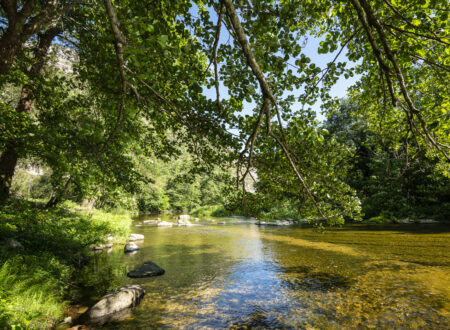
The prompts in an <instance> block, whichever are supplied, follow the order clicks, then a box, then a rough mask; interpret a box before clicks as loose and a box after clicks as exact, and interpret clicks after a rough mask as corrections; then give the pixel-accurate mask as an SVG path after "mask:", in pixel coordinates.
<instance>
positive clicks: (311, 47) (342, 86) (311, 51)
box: [191, 8, 359, 121]
mask: <svg viewBox="0 0 450 330" xmlns="http://www.w3.org/2000/svg"><path fill="white" fill-rule="evenodd" d="M195 11H196V8H191V13H192V14H194V15H195V13H194V12H195ZM210 15H211V19H212V21H213V22H214V23H213V24H214V25H215V24H216V23H217V14H216V13H215V11H214V10H212V9H210ZM229 40H232V38H230V36H229V33H228V31H227V30H226V27H225V26H224V25H222V29H221V35H220V43H226V42H227V41H229ZM321 40H322V39H319V38H316V37H312V36H310V37H309V38H308V41H307V43H306V45H305V47H303V48H302V53H303V54H305V55H306V56H308V57H310V58H311V61H312V62H313V63H315V64H316V66H318V67H320V68H321V69H324V68H326V66H327V64H328V63H329V62H331V61H332V60H333V59H334V57H335V56H336V54H337V53H338V51H339V49H338V50H336V51H335V52H334V53H328V54H318V53H317V49H318V48H319V43H320V41H321ZM345 53H346V51H345V50H344V51H343V52H342V53H341V54H340V56H339V58H338V61H341V62H342V61H347V62H348V64H347V67H352V66H354V63H353V62H351V61H349V60H348V58H347V57H346V56H345ZM293 62H294V61H292V63H293ZM358 78H359V77H358V76H353V77H350V78H348V79H346V78H345V77H344V76H342V77H341V78H340V79H339V80H338V81H337V82H336V84H335V85H334V86H333V87H332V89H331V91H330V94H331V96H333V97H338V98H343V97H345V96H346V91H347V88H348V87H350V86H351V85H353V84H354V83H355V82H356V81H357V80H358ZM219 91H220V96H221V98H224V97H227V96H228V93H227V89H226V87H224V86H223V85H221V86H220V88H219ZM294 94H296V93H295V91H294ZM297 94H300V92H298V93H297ZM205 95H207V96H208V97H209V98H211V99H215V98H216V92H215V89H209V90H206V89H205ZM296 106H298V108H300V107H301V105H300V104H299V103H298V104H296ZM320 106H321V101H320V100H318V101H317V102H316V104H314V105H313V106H312V109H313V110H315V111H316V114H317V119H319V120H320V121H322V120H324V116H323V115H322V114H321V113H320ZM253 108H254V104H251V103H250V104H245V105H244V111H243V112H242V114H243V115H245V114H248V115H251V114H252V110H253Z"/></svg>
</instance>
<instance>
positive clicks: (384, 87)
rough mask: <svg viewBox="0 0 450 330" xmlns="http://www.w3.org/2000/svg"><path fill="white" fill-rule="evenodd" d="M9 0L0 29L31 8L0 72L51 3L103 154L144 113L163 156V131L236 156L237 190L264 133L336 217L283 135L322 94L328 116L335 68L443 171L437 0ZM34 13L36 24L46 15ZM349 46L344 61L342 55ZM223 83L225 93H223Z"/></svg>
mask: <svg viewBox="0 0 450 330" xmlns="http://www.w3.org/2000/svg"><path fill="white" fill-rule="evenodd" d="M14 4H16V2H15V1H3V2H2V6H1V8H2V9H1V14H2V18H3V17H6V21H7V23H8V26H7V29H6V30H5V31H10V30H11V31H13V28H12V27H11V28H10V26H16V23H14V24H13V23H11V22H13V19H15V18H17V17H16V16H14V15H19V14H18V13H19V12H22V11H23V10H25V8H29V6H31V7H32V10H34V11H35V12H34V13H31V12H30V15H32V16H30V15H28V16H29V17H31V18H32V19H30V20H28V21H27V20H25V21H23V22H22V23H20V22H21V21H17V22H19V23H20V24H22V25H20V24H19V25H17V26H19V27H21V29H20V31H19V32H18V34H17V33H16V35H21V36H23V37H21V38H12V37H9V35H11V34H12V33H13V32H8V34H7V33H6V32H5V33H4V34H3V35H2V37H1V38H2V39H1V40H3V38H5V39H4V40H10V41H9V43H8V42H6V41H5V42H3V41H2V42H0V45H2V44H3V45H9V44H14V45H15V46H14V47H13V46H2V47H6V48H4V49H5V50H8V51H7V52H5V54H7V53H8V54H13V55H8V56H9V57H8V56H6V55H5V59H4V60H2V61H4V63H6V64H7V67H8V69H7V70H5V72H11V68H14V67H15V66H14V65H16V64H17V65H19V64H20V63H21V62H24V57H23V56H19V55H20V54H19V51H18V50H19V49H23V45H24V43H25V41H26V40H27V38H30V37H32V35H29V34H25V32H24V31H26V30H27V29H26V28H25V26H26V25H27V24H28V23H29V22H31V21H33V20H34V17H38V16H39V15H40V13H41V12H42V13H44V12H47V14H46V15H44V16H45V17H47V18H49V17H55V19H56V18H57V19H59V20H61V22H64V30H63V32H62V33H61V34H60V35H59V37H60V38H61V39H60V40H65V41H64V42H66V43H67V45H69V44H70V45H71V47H73V49H74V50H76V52H77V54H78V56H79V58H80V62H79V65H78V69H77V75H78V76H79V79H80V81H82V82H83V83H84V84H86V85H87V86H88V88H89V90H90V94H89V95H90V97H91V98H92V99H93V101H94V103H95V104H97V105H101V108H102V110H103V111H104V118H103V120H104V125H102V128H106V131H105V130H100V131H99V135H98V136H99V137H100V139H99V141H98V143H97V146H98V150H99V154H102V153H105V152H106V150H108V149H109V148H110V147H111V144H113V143H119V144H120V143H124V139H123V138H124V137H125V136H126V134H124V133H125V129H126V128H131V127H136V126H139V124H138V123H140V122H142V121H143V122H144V123H146V124H148V125H146V126H147V127H151V129H152V132H154V135H152V136H153V138H154V137H155V136H156V137H157V138H156V140H157V141H158V143H161V144H164V145H165V148H162V149H164V150H165V151H167V152H170V151H171V150H172V148H171V147H170V146H169V143H167V142H168V141H170V140H169V139H168V138H167V137H166V136H165V134H166V132H169V131H170V132H171V133H173V134H174V135H175V136H176V137H177V138H179V139H181V140H182V141H184V142H186V143H187V144H188V146H189V150H190V151H191V152H193V153H195V154H196V155H198V156H201V158H202V159H203V160H206V163H209V162H214V161H217V159H220V158H221V157H223V158H225V159H227V161H228V160H229V159H230V157H234V158H235V159H236V162H237V167H238V169H237V174H238V175H237V176H238V178H237V184H238V186H242V187H244V190H245V185H244V184H243V183H244V182H245V179H246V177H247V176H248V175H249V173H251V170H252V168H253V167H254V163H253V159H254V152H255V146H256V145H257V144H259V143H265V142H263V141H259V140H260V139H261V140H266V139H268V140H270V141H272V142H267V143H273V142H275V143H276V144H277V145H278V147H277V148H281V149H280V150H281V151H282V152H283V154H284V157H285V158H284V159H283V161H285V162H287V163H288V164H289V166H290V168H291V171H292V173H294V175H295V177H296V178H297V180H298V182H299V183H300V184H301V186H302V187H303V189H302V190H301V194H305V196H307V197H308V198H309V200H310V201H311V203H312V205H314V206H315V209H316V212H317V214H318V215H319V217H321V218H328V217H331V216H333V215H337V214H341V213H342V210H336V209H335V208H336V207H337V208H340V207H341V206H339V205H338V204H333V203H328V202H327V203H326V204H327V205H326V206H325V205H323V202H324V200H321V197H320V196H319V195H318V194H316V193H315V192H314V191H315V190H314V189H313V184H314V179H313V176H314V174H311V173H309V172H308V168H306V167H304V166H303V164H302V163H299V162H297V161H296V159H301V157H300V156H301V155H298V154H297V152H296V150H297V151H299V150H302V149H301V148H298V146H294V145H291V143H294V144H296V143H298V141H297V140H296V139H294V138H292V137H291V138H290V137H289V133H288V132H287V130H288V128H289V127H290V126H292V127H294V126H296V125H299V122H298V121H299V120H300V121H302V122H303V123H304V124H305V125H311V122H310V121H308V120H306V119H305V118H306V117H305V114H307V113H308V111H309V110H310V107H311V105H313V104H314V103H315V102H317V101H318V100H319V99H321V100H322V102H323V109H324V111H325V112H326V113H332V111H333V110H334V109H336V108H337V106H338V104H339V102H338V100H336V99H334V98H332V97H331V96H330V94H329V91H330V88H331V87H332V86H333V85H334V84H335V83H336V82H337V80H338V79H339V77H340V76H350V75H354V74H355V73H356V74H359V75H361V78H360V80H359V82H358V83H357V84H356V85H355V87H354V89H353V94H352V97H353V98H354V100H356V101H358V104H360V105H361V107H360V108H361V109H363V110H364V111H365V113H364V119H365V120H367V121H368V122H369V124H370V125H376V124H379V122H380V119H381V122H382V123H383V127H384V130H385V131H386V132H389V134H391V132H392V131H395V132H396V133H397V135H398V141H401V140H404V139H405V136H406V137H407V136H409V135H410V136H414V137H415V139H414V144H415V145H416V148H421V149H426V150H427V155H428V157H438V158H439V159H440V163H439V166H440V168H441V171H442V172H444V173H448V147H449V144H450V143H449V138H450V137H449V134H448V120H449V116H448V103H449V101H448V95H449V93H448V86H447V84H446V81H448V78H449V76H448V75H449V56H448V49H449V47H448V46H449V34H448V32H449V28H448V24H447V18H448V17H447V16H448V9H449V4H448V3H447V2H446V1H443V0H436V1H422V0H417V1H413V2H412V3H408V4H398V3H390V2H389V1H388V0H376V1H375V0H374V1H368V0H351V1H350V2H346V1H331V0H320V1H289V2H271V1H262V0H259V1H252V3H251V4H248V3H247V2H241V1H232V0H222V1H203V0H199V1H187V0H183V1H171V2H169V3H167V2H164V1H157V2H156V3H149V2H147V1H140V2H133V1H121V2H120V3H118V2H116V3H113V2H111V1H110V0H104V1H103V2H96V1H92V2H89V3H87V4H84V5H81V4H79V3H77V2H70V3H68V4H66V3H63V4H64V5H62V4H61V5H60V4H56V2H55V3H53V2H52V4H53V5H52V6H50V7H49V8H50V9H52V10H47V9H46V8H47V7H45V8H44V7H43V4H44V2H42V3H41V2H37V1H33V0H29V1H25V2H23V3H21V4H22V6H21V7H20V6H19V8H20V10H19V11H18V10H17V6H15V5H14ZM45 4H46V3H45ZM31 7H30V8H31ZM42 8H43V9H42ZM13 12H14V13H13ZM50 12H51V15H50V14H48V13H50ZM24 13H25V12H24ZM194 13H195V15H194ZM212 13H214V14H212ZM33 15H34V16H33ZM49 15H50V16H49ZM52 15H53V16H52ZM44 16H42V17H44ZM14 22H16V20H15V21H14ZM43 22H46V23H45V24H44V23H42V24H43V25H42V26H41V27H40V28H39V29H41V30H42V29H44V27H45V28H46V27H47V25H48V24H50V23H49V22H47V21H46V20H43ZM5 24H6V23H5ZM37 31H38V30H36V31H35V32H34V33H37ZM223 35H228V37H229V40H230V41H229V42H228V41H226V39H227V38H226V37H225V38H224V37H223ZM311 36H314V37H316V38H321V39H322V42H321V44H320V46H319V48H318V52H319V53H334V54H335V57H334V58H333V60H331V61H330V62H329V63H328V64H327V65H326V67H320V66H319V65H318V64H317V63H313V59H311V58H309V57H308V56H306V55H305V54H304V53H303V52H302V47H301V44H302V42H303V41H305V40H307V39H308V38H309V37H311ZM61 42H62V41H61ZM8 47H9V48H8ZM10 49H11V51H10ZM12 50H13V51H12ZM344 51H345V52H346V55H347V58H348V59H349V60H351V61H353V62H354V63H355V64H354V65H353V66H349V65H348V63H346V62H347V59H340V56H342V54H343V53H344ZM7 57H8V58H7ZM98 58H101V59H102V61H99V60H98ZM14 60H15V61H14ZM208 62H210V64H208ZM15 63H16V64H15ZM17 68H19V66H17ZM221 86H224V87H226V92H227V93H220V89H221ZM204 88H212V89H215V90H216V99H215V100H212V99H209V98H207V97H206V96H205V95H204V93H203V89H204ZM221 94H222V96H221ZM224 94H227V96H225V97H224ZM245 102H247V103H248V104H250V105H251V106H254V112H253V115H252V116H248V117H245V116H241V115H240V114H239V111H240V110H242V109H243V107H244V103H245ZM298 104H299V105H298ZM96 108H97V109H98V107H96ZM293 118H295V120H293ZM291 121H292V122H291ZM24 122H25V121H24ZM127 125H129V126H127ZM229 127H233V128H238V130H239V140H240V141H241V143H238V141H237V140H236V139H234V138H233V137H232V135H231V134H229V133H228V132H227V129H228V128H229ZM122 134H124V135H122ZM140 134H145V133H144V132H143V131H140V132H139V133H138V134H137V135H140ZM152 141H155V139H153V140H152ZM306 144H307V145H310V146H311V147H312V148H316V147H317V146H316V145H314V144H310V143H309V142H308V143H306ZM221 146H226V147H225V148H223V147H222V148H221ZM232 149H234V152H232V153H230V152H229V151H230V150H232ZM172 151H173V150H172ZM218 151H220V152H221V154H220V156H219V157H217V156H215V153H217V152H218ZM100 159H101V157H100ZM100 162H101V161H100ZM310 176H311V177H310ZM7 180H8V175H6V177H4V181H5V182H6V181H7ZM243 197H245V191H244V193H243ZM299 199H300V198H299ZM333 199H334V200H337V199H336V198H333Z"/></svg>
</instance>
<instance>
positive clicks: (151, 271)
mask: <svg viewBox="0 0 450 330" xmlns="http://www.w3.org/2000/svg"><path fill="white" fill-rule="evenodd" d="M165 272H166V271H165V270H164V269H162V268H161V267H159V266H158V265H157V264H155V263H153V262H151V261H146V262H144V263H143V264H142V266H139V267H138V268H135V269H133V270H132V271H131V272H128V274H127V276H128V277H132V278H140V277H150V276H158V275H163V274H164V273H165Z"/></svg>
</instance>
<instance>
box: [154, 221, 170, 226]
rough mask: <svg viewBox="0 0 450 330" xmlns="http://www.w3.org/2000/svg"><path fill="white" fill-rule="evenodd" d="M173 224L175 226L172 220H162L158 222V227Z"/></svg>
mask: <svg viewBox="0 0 450 330" xmlns="http://www.w3.org/2000/svg"><path fill="white" fill-rule="evenodd" d="M172 226H173V223H172V222H167V221H161V222H160V223H158V227H172Z"/></svg>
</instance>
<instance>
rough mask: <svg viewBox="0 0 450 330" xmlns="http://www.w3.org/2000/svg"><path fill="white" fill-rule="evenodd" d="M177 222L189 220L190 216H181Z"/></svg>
mask: <svg viewBox="0 0 450 330" xmlns="http://www.w3.org/2000/svg"><path fill="white" fill-rule="evenodd" d="M178 220H191V216H190V215H188V214H182V215H180V216H179V217H178Z"/></svg>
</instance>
